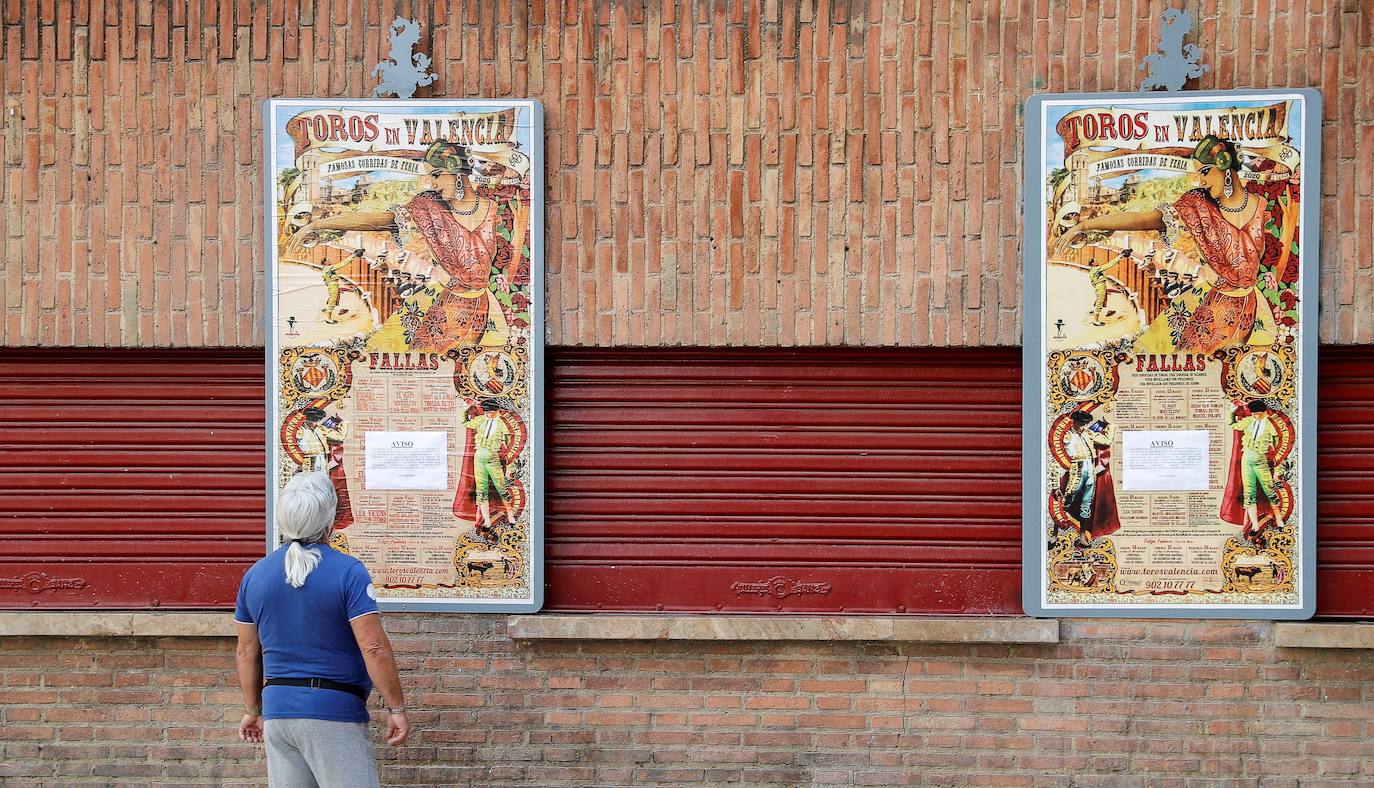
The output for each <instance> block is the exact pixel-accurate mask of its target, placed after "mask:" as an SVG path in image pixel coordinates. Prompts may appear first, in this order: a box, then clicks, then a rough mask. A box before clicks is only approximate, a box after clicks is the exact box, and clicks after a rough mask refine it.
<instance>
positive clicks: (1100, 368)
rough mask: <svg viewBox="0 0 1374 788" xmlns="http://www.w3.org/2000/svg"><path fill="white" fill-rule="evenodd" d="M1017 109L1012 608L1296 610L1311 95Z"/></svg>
mask: <svg viewBox="0 0 1374 788" xmlns="http://www.w3.org/2000/svg"><path fill="white" fill-rule="evenodd" d="M1025 118H1026V130H1025V145H1026V147H1025V158H1024V161H1025V172H1024V204H1025V237H1024V243H1023V250H1024V251H1023V262H1024V266H1025V267H1024V282H1025V310H1024V313H1023V314H1024V317H1025V335H1024V356H1023V408H1024V409H1023V449H1022V450H1023V529H1024V530H1023V567H1022V569H1023V572H1022V576H1023V603H1024V608H1025V611H1026V613H1027V614H1029V615H1035V616H1121V617H1192V618H1270V619H1304V618H1309V617H1311V615H1312V612H1313V610H1314V608H1315V604H1316V599H1315V587H1316V583H1315V568H1316V566H1315V558H1314V557H1315V547H1316V530H1315V529H1316V493H1317V489H1316V429H1317V424H1316V417H1315V413H1316V402H1315V399H1314V398H1315V395H1316V386H1315V381H1316V372H1317V325H1316V317H1317V298H1318V283H1317V279H1318V275H1317V271H1318V264H1319V250H1318V239H1319V228H1320V225H1319V219H1318V215H1319V214H1318V204H1319V201H1320V197H1321V187H1320V168H1321V139H1320V133H1321V97H1320V95H1319V94H1318V93H1317V92H1316V91H1314V90H1309V89H1294V90H1232V91H1223V92H1191V91H1190V92H1188V93H1115V94H1105V93H1104V94H1056V95H1039V96H1033V97H1031V98H1030V99H1029V100H1028V101H1027V103H1026V111H1025ZM1198 189H1201V191H1198ZM1251 199H1253V200H1255V201H1256V204H1255V205H1253V206H1251V205H1249V204H1248V201H1250V200H1251ZM1228 214H1229V215H1231V216H1235V217H1237V219H1236V221H1231V222H1229V223H1228V224H1225V225H1223V224H1219V222H1226V221H1227V218H1226V216H1227V215H1228ZM1246 217H1248V218H1246ZM1237 222H1240V223H1239V224H1237ZM1294 225H1296V229H1293V230H1290V229H1288V228H1290V227H1292V226H1294ZM1285 233H1291V235H1286V234H1285Z"/></svg>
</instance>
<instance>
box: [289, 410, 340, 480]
mask: <svg viewBox="0 0 1374 788" xmlns="http://www.w3.org/2000/svg"><path fill="white" fill-rule="evenodd" d="M304 414H305V424H302V425H301V428H300V430H299V431H298V432H297V433H296V445H297V446H299V447H300V450H301V454H302V455H304V457H305V462H304V463H302V465H301V470H305V471H328V470H330V469H331V468H330V466H331V461H332V459H333V447H331V446H330V443H331V442H333V443H335V444H339V445H342V444H343V442H344V439H345V438H346V437H348V435H347V430H346V429H343V426H344V425H343V422H341V421H339V420H338V419H337V418H335V419H330V420H326V418H325V417H326V415H327V414H326V413H325V411H324V408H306V409H305V411H304Z"/></svg>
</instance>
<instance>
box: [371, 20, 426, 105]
mask: <svg viewBox="0 0 1374 788" xmlns="http://www.w3.org/2000/svg"><path fill="white" fill-rule="evenodd" d="M418 43H420V23H419V22H418V21H416V20H414V19H403V18H402V17H399V16H398V17H396V20H395V21H394V22H392V23H391V49H390V50H389V51H388V52H387V55H388V58H387V59H386V60H383V61H382V62H380V63H378V64H377V66H376V68H374V69H372V76H374V77H377V78H379V79H380V80H381V81H380V82H379V83H378V84H377V87H376V88H373V90H372V97H373V98H382V97H383V96H384V95H386V94H388V93H390V94H392V95H393V96H395V97H396V98H399V99H408V98H411V97H413V96H414V95H415V89H416V88H419V87H423V86H425V85H431V84H433V83H434V80H436V79H438V78H439V75H438V74H435V73H434V72H432V71H429V70H428V69H429V64H430V59H429V55H426V54H424V53H422V52H416V51H414V50H415V45H416V44H418Z"/></svg>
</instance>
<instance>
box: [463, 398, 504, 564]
mask: <svg viewBox="0 0 1374 788" xmlns="http://www.w3.org/2000/svg"><path fill="white" fill-rule="evenodd" d="M463 426H464V427H465V428H467V429H469V430H472V432H471V435H470V438H469V443H470V444H471V445H470V450H471V452H472V474H473V485H474V490H475V492H474V496H475V498H476V503H477V510H478V511H479V512H481V514H482V520H481V525H479V526H478V529H477V531H478V535H479V536H483V537H489V535H490V534H491V533H492V531H491V527H492V520H491V488H493V487H495V488H496V494H497V495H499V496H500V497H501V502H502V504H503V505H507V506H508V505H509V504H510V497H511V496H510V487H509V485H507V484H506V467H505V463H504V462H503V461H502V459H501V452H502V450H504V449H505V448H506V441H508V440H510V437H511V433H510V429H509V428H507V427H506V422H505V421H504V420H503V419H502V418H501V411H500V410H498V409H497V408H496V406H495V405H494V404H493V403H492V402H491V401H489V400H488V401H486V402H483V403H482V404H480V405H479V404H472V405H469V406H468V407H467V409H466V410H465V411H464V414H463Z"/></svg>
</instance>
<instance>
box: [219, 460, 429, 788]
mask: <svg viewBox="0 0 1374 788" xmlns="http://www.w3.org/2000/svg"><path fill="white" fill-rule="evenodd" d="M336 506H337V501H336V500H335V497H334V487H333V485H332V484H331V483H330V481H329V477H327V476H326V475H325V474H323V473H316V472H309V473H302V474H297V475H296V476H293V477H292V478H291V480H290V481H289V482H287V484H286V486H285V487H284V488H283V489H282V492H281V495H280V496H279V499H278V504H277V509H276V522H277V529H278V531H279V532H280V533H281V535H282V537H283V538H284V539H285V540H287V541H286V542H285V543H284V544H283V545H282V546H281V547H278V548H277V549H276V550H274V551H272V553H270V554H269V555H268V556H267V557H266V558H263V559H262V560H260V561H258V562H257V563H256V564H254V565H253V566H252V567H251V568H250V569H249V570H248V572H247V573H246V574H244V576H243V582H242V584H241V585H240V586H239V593H238V601H237V604H236V606H235V611H234V621H235V626H236V627H237V629H238V649H237V654H236V661H237V664H238V674H239V687H240V689H241V690H242V692H243V704H244V715H243V720H242V721H241V722H240V723H239V738H241V739H242V740H243V741H247V742H264V741H265V742H266V745H267V779H268V784H269V785H271V786H273V787H274V788H280V787H285V788H295V787H296V786H376V785H378V777H377V764H376V761H375V759H374V756H373V745H372V737H371V736H370V735H369V733H368V730H367V723H368V721H369V719H370V715H369V713H368V710H367V697H368V695H369V694H370V693H371V691H372V686H373V685H375V686H376V688H377V691H378V692H379V693H380V694H381V696H382V699H383V701H384V702H385V704H386V707H387V712H388V718H387V729H386V739H387V742H388V743H389V744H391V745H392V746H396V745H399V744H401V743H402V742H404V741H405V740H406V737H408V736H409V735H410V721H409V719H408V718H407V717H406V710H405V702H404V698H403V697H402V690H401V680H400V677H399V675H398V674H397V671H396V658H395V656H394V654H393V653H392V650H391V642H390V640H388V639H387V636H386V632H385V631H384V630H383V629H382V624H381V619H380V617H379V615H378V612H377V602H376V598H375V592H374V591H373V586H372V578H371V577H369V576H368V573H367V569H366V568H365V567H364V566H363V565H362V562H360V561H359V560H358V559H356V558H354V557H352V556H349V555H345V554H343V553H340V552H337V551H335V550H333V549H332V548H330V547H329V546H328V544H327V542H328V538H329V530H330V522H331V521H332V520H333V517H334V510H335V507H336Z"/></svg>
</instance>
